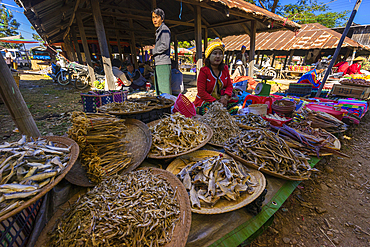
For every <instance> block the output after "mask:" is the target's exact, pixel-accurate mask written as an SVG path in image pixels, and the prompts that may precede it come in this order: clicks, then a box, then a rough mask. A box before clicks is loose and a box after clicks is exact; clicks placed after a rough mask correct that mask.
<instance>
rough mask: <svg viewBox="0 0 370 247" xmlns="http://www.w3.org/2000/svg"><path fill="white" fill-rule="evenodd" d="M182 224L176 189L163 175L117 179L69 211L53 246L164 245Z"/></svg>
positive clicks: (146, 172)
mask: <svg viewBox="0 0 370 247" xmlns="http://www.w3.org/2000/svg"><path fill="white" fill-rule="evenodd" d="M179 219H180V206H179V203H178V201H177V200H176V190H174V189H172V187H171V185H170V184H169V183H168V182H167V181H166V180H164V179H163V178H162V177H161V176H157V175H153V174H152V171H151V170H139V171H134V172H130V173H127V174H125V175H123V176H119V175H114V176H113V177H111V178H108V179H106V180H103V181H102V182H101V183H100V184H99V185H98V186H96V187H95V188H94V189H93V190H91V191H89V192H88V193H87V194H86V195H84V196H82V197H80V198H79V199H78V200H77V202H75V203H74V204H73V205H72V206H71V207H70V208H69V209H67V210H66V212H65V213H64V215H63V216H62V219H61V221H60V222H57V223H56V225H55V227H54V230H53V232H51V234H52V236H51V238H50V241H49V244H48V246H58V247H70V246H80V245H81V246H133V247H134V246H136V247H139V246H143V247H149V246H163V245H165V244H166V243H169V242H170V241H171V239H172V235H173V231H174V229H175V226H176V224H177V222H178V221H179Z"/></svg>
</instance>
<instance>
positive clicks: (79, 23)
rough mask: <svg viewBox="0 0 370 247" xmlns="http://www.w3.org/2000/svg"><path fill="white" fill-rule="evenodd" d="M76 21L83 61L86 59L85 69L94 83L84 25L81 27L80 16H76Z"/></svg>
mask: <svg viewBox="0 0 370 247" xmlns="http://www.w3.org/2000/svg"><path fill="white" fill-rule="evenodd" d="M76 21H77V25H78V30H79V32H80V36H81V41H82V47H83V48H84V53H85V59H86V63H87V68H88V70H89V75H90V79H91V81H92V82H94V81H95V72H94V68H93V66H92V62H91V56H90V50H89V45H88V44H87V39H86V34H85V29H84V25H83V22H82V17H81V15H80V14H77V15H76Z"/></svg>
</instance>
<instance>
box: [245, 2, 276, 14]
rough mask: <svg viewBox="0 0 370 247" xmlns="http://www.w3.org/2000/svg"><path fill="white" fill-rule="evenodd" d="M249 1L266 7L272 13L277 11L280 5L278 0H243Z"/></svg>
mask: <svg viewBox="0 0 370 247" xmlns="http://www.w3.org/2000/svg"><path fill="white" fill-rule="evenodd" d="M245 1H247V2H249V3H253V4H254V5H257V6H259V7H262V8H264V9H267V10H268V11H271V12H272V13H278V14H281V13H280V12H279V9H280V8H281V6H280V5H279V0H258V1H257V0H245Z"/></svg>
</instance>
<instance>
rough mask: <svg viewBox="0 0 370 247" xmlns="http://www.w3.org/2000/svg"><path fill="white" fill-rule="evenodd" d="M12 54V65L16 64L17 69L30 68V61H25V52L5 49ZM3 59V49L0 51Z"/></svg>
mask: <svg viewBox="0 0 370 247" xmlns="http://www.w3.org/2000/svg"><path fill="white" fill-rule="evenodd" d="M7 50H8V51H9V52H10V53H11V54H12V60H13V63H17V64H18V67H20V68H22V67H30V65H31V61H30V60H29V59H27V54H26V52H25V51H20V50H18V49H7ZM1 54H2V55H3V57H4V59H5V49H3V50H2V51H1Z"/></svg>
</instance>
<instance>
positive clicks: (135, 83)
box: [127, 63, 146, 89]
mask: <svg viewBox="0 0 370 247" xmlns="http://www.w3.org/2000/svg"><path fill="white" fill-rule="evenodd" d="M127 77H128V78H129V80H130V81H131V85H130V87H131V88H133V89H145V84H146V80H145V78H144V76H142V75H141V73H140V71H139V70H137V69H135V68H134V65H133V64H131V63H130V64H128V65H127Z"/></svg>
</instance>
